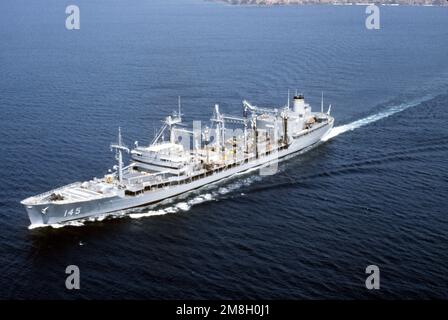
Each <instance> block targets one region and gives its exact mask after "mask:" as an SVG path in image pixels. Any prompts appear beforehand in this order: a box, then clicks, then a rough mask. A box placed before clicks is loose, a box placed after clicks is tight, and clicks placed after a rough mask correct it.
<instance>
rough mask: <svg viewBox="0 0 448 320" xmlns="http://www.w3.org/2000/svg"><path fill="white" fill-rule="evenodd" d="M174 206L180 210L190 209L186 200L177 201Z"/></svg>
mask: <svg viewBox="0 0 448 320" xmlns="http://www.w3.org/2000/svg"><path fill="white" fill-rule="evenodd" d="M176 208H178V209H180V210H182V211H188V210H190V208H191V206H190V205H189V204H188V203H186V202H179V203H178V204H176Z"/></svg>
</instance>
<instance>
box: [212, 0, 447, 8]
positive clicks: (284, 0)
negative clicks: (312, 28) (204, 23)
mask: <svg viewBox="0 0 448 320" xmlns="http://www.w3.org/2000/svg"><path fill="white" fill-rule="evenodd" d="M205 1H208V2H221V3H227V4H229V5H234V6H240V5H244V6H266V7H268V6H302V5H332V6H367V5H370V4H375V5H380V6H388V7H398V6H416V7H446V6H448V1H445V0H435V1H428V0H414V1H406V0H399V1H372V2H351V1H327V0H205Z"/></svg>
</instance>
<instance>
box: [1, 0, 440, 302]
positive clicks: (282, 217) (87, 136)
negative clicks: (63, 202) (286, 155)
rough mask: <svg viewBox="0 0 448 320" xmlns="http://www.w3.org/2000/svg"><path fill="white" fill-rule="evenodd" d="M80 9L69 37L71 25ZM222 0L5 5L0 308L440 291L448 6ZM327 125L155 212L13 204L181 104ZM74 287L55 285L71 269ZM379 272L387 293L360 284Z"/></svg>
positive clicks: (88, 166) (73, 174) (142, 132)
mask: <svg viewBox="0 0 448 320" xmlns="http://www.w3.org/2000/svg"><path fill="white" fill-rule="evenodd" d="M69 4H77V5H79V8H80V11H81V29H80V30H78V31H68V30H66V29H65V17H66V14H65V7H66V6H67V5H69ZM364 11H365V8H364V7H362V6H353V7H341V6H337V7H332V6H304V7H248V6H241V7H236V6H228V5H224V4H219V3H209V2H204V1H201V0H184V1H180V0H179V1H165V0H164V1H161V0H155V1H153V0H151V1H137V0H135V1H130V0H129V1H124V0H123V1H118V0H107V1H106V0H104V1H98V0H89V1H86V0H76V1H70V2H69V1H56V0H44V1H39V2H30V1H21V0H19V1H12V0H6V1H1V3H0V130H1V134H0V145H1V148H2V152H1V154H0V163H1V166H0V173H1V174H0V186H1V187H0V244H1V245H0V288H1V289H0V298H3V299H5V298H20V299H27V298H42V299H51V298H66V299H76V298H106V299H117V298H139V299H174V298H176V299H183V298H188V299H207V298H210V299H211V298H213V299H221V298H225V299H241V298H249V299H255V298H264V299H328V298H331V299H335V298H336V299H370V298H384V299H396V298H403V299H411V298H448V293H447V292H448V281H447V274H448V264H447V262H448V250H447V248H448V215H447V207H448V206H447V205H448V200H447V198H446V197H447V194H448V170H447V165H448V113H447V107H448V64H447V62H446V61H447V60H446V57H447V54H448V31H447V30H448V29H447V28H446V23H447V21H448V20H447V18H448V8H439V7H381V29H380V30H375V31H372V30H367V29H366V28H365V25H364V21H365V18H366V14H365V12H364ZM288 89H290V90H295V89H298V90H299V91H300V92H303V93H304V94H305V97H306V98H307V99H308V101H309V102H310V103H311V104H312V105H313V106H314V107H315V108H319V105H320V94H321V91H324V92H325V99H326V104H327V103H331V104H332V113H333V115H334V116H335V118H336V128H335V129H334V130H333V131H332V133H331V135H330V136H329V137H328V140H327V141H326V142H325V143H324V144H322V145H320V146H319V147H318V148H315V149H313V150H311V151H309V152H307V153H305V154H303V155H300V156H299V157H296V158H292V159H289V160H287V161H285V162H282V163H281V164H280V165H279V172H278V173H277V174H276V175H272V176H260V175H259V174H258V172H257V171H254V172H252V173H250V174H247V175H240V176H236V177H234V178H232V179H230V180H227V181H226V182H224V183H222V184H219V185H216V186H211V187H208V188H205V189H203V190H200V191H197V192H195V193H192V194H189V195H187V196H185V197H183V198H181V199H175V200H172V201H167V202H165V203H162V204H160V205H158V206H152V207H147V208H143V209H139V210H134V211H130V212H126V213H124V214H122V215H117V216H114V217H100V218H97V219H96V221H84V222H78V223H73V224H71V225H68V226H67V225H66V226H61V225H56V226H52V227H47V228H36V229H31V230H30V229H29V228H28V227H29V220H28V217H27V215H26V213H25V210H24V209H23V208H22V207H21V205H20V204H19V201H20V200H22V199H24V198H26V197H28V196H31V195H33V194H36V193H41V192H44V191H47V190H49V189H51V188H53V187H56V186H60V185H64V184H67V183H70V182H73V181H78V180H86V179H90V178H91V177H93V176H98V177H99V176H102V175H103V174H104V173H105V172H106V171H107V169H109V168H111V167H112V166H113V164H114V158H113V154H112V153H111V152H110V150H109V143H110V142H111V141H114V140H115V137H116V132H117V127H118V126H121V127H122V131H123V135H124V139H125V141H126V142H127V144H128V145H132V144H133V142H134V141H135V140H138V141H140V144H144V143H149V141H150V140H151V138H152V137H153V134H154V128H157V127H158V126H159V125H160V119H162V118H163V117H164V116H165V115H166V114H167V113H170V112H171V111H172V110H174V109H175V108H176V105H177V96H178V95H181V96H182V101H183V112H184V113H185V114H186V120H187V121H191V120H193V119H201V120H203V121H206V120H207V119H208V118H209V117H210V116H211V113H212V107H213V105H214V104H215V103H219V104H220V105H221V108H222V109H223V110H224V112H233V113H236V114H238V113H240V112H241V100H242V99H248V100H249V101H251V102H252V103H254V104H257V105H266V106H273V105H283V104H284V103H286V94H287V90H288ZM72 264H75V265H77V266H79V268H80V271H81V289H80V290H77V291H69V290H67V289H65V279H66V276H67V275H66V274H65V268H66V267H67V266H68V265H72ZM371 264H374V265H377V266H378V267H379V268H380V271H381V289H380V290H375V291H369V290H367V289H366V288H365V285H364V281H365V278H366V276H367V275H366V274H365V268H366V267H367V266H368V265H371Z"/></svg>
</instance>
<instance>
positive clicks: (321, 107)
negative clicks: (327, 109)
mask: <svg viewBox="0 0 448 320" xmlns="http://www.w3.org/2000/svg"><path fill="white" fill-rule="evenodd" d="M320 113H324V92H323V91H322V100H321V101H320Z"/></svg>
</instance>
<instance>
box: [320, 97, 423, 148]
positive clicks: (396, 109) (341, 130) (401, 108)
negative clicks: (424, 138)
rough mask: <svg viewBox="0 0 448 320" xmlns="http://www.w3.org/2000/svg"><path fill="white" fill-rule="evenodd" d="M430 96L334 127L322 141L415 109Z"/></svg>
mask: <svg viewBox="0 0 448 320" xmlns="http://www.w3.org/2000/svg"><path fill="white" fill-rule="evenodd" d="M429 98H431V97H429V96H425V97H423V98H421V99H418V100H415V101H413V102H409V103H402V104H400V105H397V106H392V107H390V108H389V109H388V110H385V111H381V112H379V113H377V114H373V115H370V116H368V117H365V118H362V119H359V120H356V121H353V122H351V123H348V124H344V125H342V126H338V127H334V128H333V129H331V130H330V131H329V132H328V133H327V134H326V135H325V136H324V137H322V141H328V140H330V139H332V138H334V137H337V136H338V135H340V134H341V133H344V132H347V131H353V130H355V129H358V128H360V127H362V126H365V125H367V124H369V123H373V122H375V121H378V120H381V119H384V118H387V117H389V116H391V115H393V114H396V113H398V112H401V111H404V110H406V109H408V108H411V107H415V106H417V105H419V104H420V103H422V102H423V101H425V100H428V99H429Z"/></svg>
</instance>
